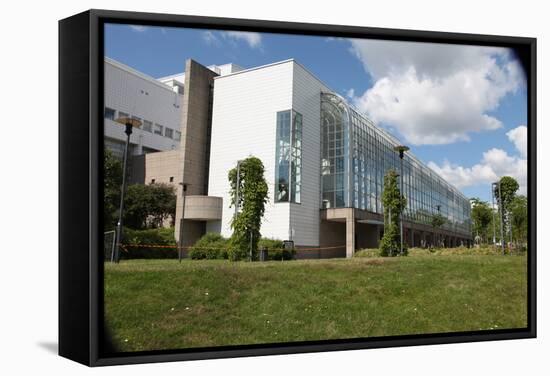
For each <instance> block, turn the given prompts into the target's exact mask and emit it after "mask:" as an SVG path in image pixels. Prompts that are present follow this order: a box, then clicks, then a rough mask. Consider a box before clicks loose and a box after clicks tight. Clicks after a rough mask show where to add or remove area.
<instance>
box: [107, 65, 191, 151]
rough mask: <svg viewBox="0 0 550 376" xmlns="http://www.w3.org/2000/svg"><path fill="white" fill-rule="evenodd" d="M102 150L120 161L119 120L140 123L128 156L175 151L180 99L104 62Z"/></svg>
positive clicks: (157, 84) (167, 88)
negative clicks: (105, 150)
mask: <svg viewBox="0 0 550 376" xmlns="http://www.w3.org/2000/svg"><path fill="white" fill-rule="evenodd" d="M104 67H105V85H104V86H105V95H104V101H105V112H104V141H105V147H106V148H108V149H109V150H111V151H112V152H113V153H114V154H115V155H116V156H118V157H120V158H121V157H122V155H123V153H124V143H125V142H126V134H125V133H124V126H122V125H121V124H119V123H117V122H115V120H116V119H117V118H119V117H126V116H129V117H133V118H136V119H138V120H140V121H141V123H142V124H141V127H140V128H139V129H134V132H133V134H132V137H131V139H130V153H131V155H140V154H146V153H150V152H156V151H162V150H173V149H177V148H178V147H179V144H180V139H181V131H180V123H181V104H182V100H183V95H182V94H179V93H178V92H177V91H174V90H173V88H172V87H170V86H168V85H167V84H164V83H162V82H160V81H158V80H156V79H154V78H152V77H149V76H147V75H145V74H143V73H141V72H139V71H137V70H135V69H133V68H130V67H128V66H126V65H124V64H122V63H119V62H117V61H115V60H113V59H109V58H105V65H104Z"/></svg>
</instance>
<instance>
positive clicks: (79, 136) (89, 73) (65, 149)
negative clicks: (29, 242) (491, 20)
mask: <svg viewBox="0 0 550 376" xmlns="http://www.w3.org/2000/svg"><path fill="white" fill-rule="evenodd" d="M105 23H123V24H124V23H125V24H133V25H150V26H179V27H191V28H199V29H200V28H208V29H223V30H239V31H256V32H274V33H293V34H302V35H321V36H333V37H348V38H349V37H356V38H377V39H384V40H401V41H417V42H437V43H454V44H467V45H476V44H479V45H486V46H503V47H509V48H513V49H514V50H515V51H516V53H517V56H518V58H519V60H520V61H521V62H522V64H523V66H524V69H525V73H526V77H527V92H528V103H527V110H528V114H527V116H528V124H529V126H528V197H529V206H528V218H529V230H528V238H529V242H530V243H529V253H528V256H527V257H528V281H527V286H528V317H527V320H528V325H527V328H524V329H503V330H490V331H489V330H486V331H476V332H460V333H444V334H422V335H406V336H392V337H377V338H364V339H349V340H348V339H346V340H327V341H314V342H292V343H283V344H266V345H242V346H231V347H216V348H200V349H186V350H178V349H174V350H167V351H148V352H136V353H131V354H129V353H123V354H117V353H109V351H108V349H105V348H103V346H102V343H103V342H102V336H103V329H102V320H103V303H102V297H103V294H102V289H103V278H102V268H103V262H102V257H103V254H102V252H101V251H100V247H99V245H100V244H101V242H102V236H103V234H102V232H101V231H100V230H101V228H102V226H101V223H100V221H101V215H100V213H101V211H100V209H101V206H100V205H101V199H100V198H101V197H102V186H101V184H99V182H100V181H101V179H102V164H101V161H102V153H103V150H102V148H103V143H102V142H101V141H102V138H103V134H102V131H103V128H102V125H101V124H100V122H101V121H102V118H103V115H102V113H103V68H102V67H103V25H104V24H105ZM536 94H537V92H536V39H535V38H525V37H510V36H496V35H478V34H460V33H445V32H432V31H429V32H428V31H416V30H400V29H382V28H369V27H357V26H342V25H322V24H309V23H295V22H274V21H260V20H246V19H229V18H215V17H199V16H184V15H172V14H155V13H138V12H121V11H108V10H95V9H94V10H88V11H86V12H83V13H80V14H77V15H74V16H72V17H69V18H66V19H63V20H61V21H59V218H60V219H59V354H60V355H61V356H63V357H66V358H69V359H72V360H74V361H77V362H79V363H82V364H85V365H88V366H105V365H115V364H129V363H145V362H165V361H179V360H192V359H209V358H228V357H242V356H258V355H268V354H290V353H304V352H319V351H335V350H351V349H370V348H383V347H396V346H414V345H431V344H444V343H456V342H474V341H493V340H504V339H520V338H534V337H536V238H535V234H536Z"/></svg>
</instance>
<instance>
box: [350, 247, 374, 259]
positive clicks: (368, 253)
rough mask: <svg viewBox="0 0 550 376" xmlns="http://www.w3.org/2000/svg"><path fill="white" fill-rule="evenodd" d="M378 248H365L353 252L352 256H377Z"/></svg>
mask: <svg viewBox="0 0 550 376" xmlns="http://www.w3.org/2000/svg"><path fill="white" fill-rule="evenodd" d="M379 256H380V250H379V249H378V248H365V249H360V250H358V251H357V252H355V254H354V257H379Z"/></svg>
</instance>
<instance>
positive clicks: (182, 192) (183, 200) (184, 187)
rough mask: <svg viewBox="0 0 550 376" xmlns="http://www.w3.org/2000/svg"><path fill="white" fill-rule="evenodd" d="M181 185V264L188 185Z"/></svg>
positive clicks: (179, 256) (179, 258)
mask: <svg viewBox="0 0 550 376" xmlns="http://www.w3.org/2000/svg"><path fill="white" fill-rule="evenodd" d="M179 185H181V197H182V207H181V218H180V235H179V243H180V244H179V250H178V260H179V262H181V259H182V257H183V220H184V218H185V192H187V184H186V183H184V182H180V183H179Z"/></svg>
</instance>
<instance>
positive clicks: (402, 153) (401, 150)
mask: <svg viewBox="0 0 550 376" xmlns="http://www.w3.org/2000/svg"><path fill="white" fill-rule="evenodd" d="M393 150H395V151H397V152H398V153H399V159H400V160H401V179H400V182H401V184H400V185H401V188H400V189H399V196H400V197H399V202H400V204H399V205H400V206H401V199H402V197H403V157H404V156H405V152H406V151H408V150H409V147H408V146H405V145H398V146H396V147H394V148H393ZM400 209H401V210H400V211H399V232H400V236H399V238H400V241H401V243H400V250H399V254H400V255H401V256H403V208H402V207H400Z"/></svg>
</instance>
